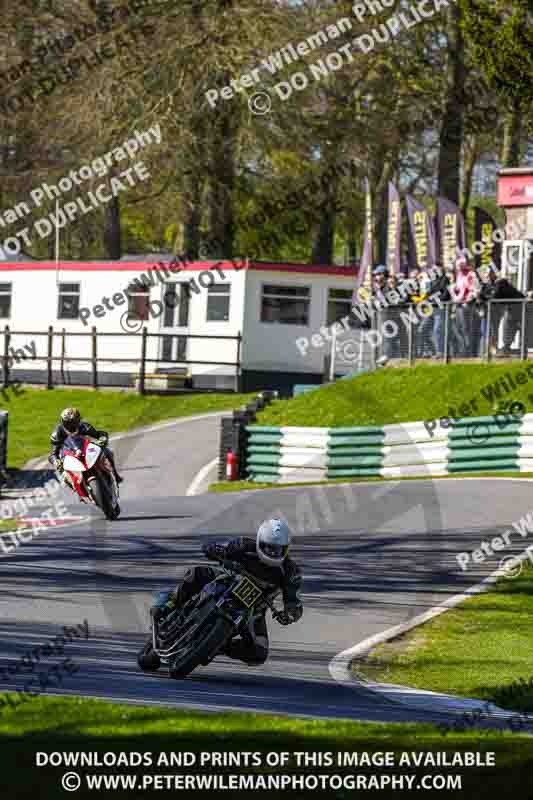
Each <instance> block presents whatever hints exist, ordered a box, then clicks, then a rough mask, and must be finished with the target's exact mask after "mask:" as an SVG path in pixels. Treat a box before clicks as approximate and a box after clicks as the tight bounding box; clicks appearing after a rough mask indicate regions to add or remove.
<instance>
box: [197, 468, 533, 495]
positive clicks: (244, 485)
mask: <svg viewBox="0 0 533 800" xmlns="http://www.w3.org/2000/svg"><path fill="white" fill-rule="evenodd" d="M448 478H533V472H513V471H509V472H503V471H495V472H454V473H453V475H438V476H433V475H428V476H427V477H424V476H421V477H419V478H416V477H415V476H414V475H404V476H403V477H401V478H381V477H380V476H378V475H372V476H369V477H367V478H364V477H355V478H331V480H329V481H300V482H294V483H259V482H258V483H255V482H254V481H219V482H215V483H211V484H210V485H209V491H210V492H215V493H224V492H247V491H252V490H253V489H288V488H290V487H291V486H329V485H331V484H335V483H370V482H383V481H389V482H390V481H394V482H396V481H442V480H446V479H448Z"/></svg>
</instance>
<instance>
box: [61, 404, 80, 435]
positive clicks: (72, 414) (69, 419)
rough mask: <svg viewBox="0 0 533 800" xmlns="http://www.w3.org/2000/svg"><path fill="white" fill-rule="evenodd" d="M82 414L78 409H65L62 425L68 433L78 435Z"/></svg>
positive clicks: (62, 415) (62, 413)
mask: <svg viewBox="0 0 533 800" xmlns="http://www.w3.org/2000/svg"><path fill="white" fill-rule="evenodd" d="M80 422H81V414H80V412H79V409H77V408H70V407H69V408H65V409H63V411H62V412H61V424H62V426H63V427H64V429H65V430H66V432H67V433H71V434H72V433H77V432H78V430H79V427H80Z"/></svg>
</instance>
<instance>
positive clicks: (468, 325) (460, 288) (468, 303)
mask: <svg viewBox="0 0 533 800" xmlns="http://www.w3.org/2000/svg"><path fill="white" fill-rule="evenodd" d="M478 294H479V281H478V279H477V276H476V273H475V272H474V270H473V269H472V267H471V266H470V264H469V263H468V261H467V259H466V258H465V257H464V256H460V258H458V259H457V261H456V278H455V286H454V290H453V300H454V301H455V303H456V308H455V326H456V331H457V334H458V338H459V339H460V340H461V341H462V352H461V353H460V355H462V356H466V357H468V356H472V355H474V354H477V341H474V339H473V325H472V322H473V306H474V301H475V300H476V298H477V296H478Z"/></svg>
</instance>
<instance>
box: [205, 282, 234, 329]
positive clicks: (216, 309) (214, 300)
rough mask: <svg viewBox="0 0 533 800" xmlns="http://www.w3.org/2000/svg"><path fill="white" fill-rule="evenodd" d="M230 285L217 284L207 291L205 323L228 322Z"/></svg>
mask: <svg viewBox="0 0 533 800" xmlns="http://www.w3.org/2000/svg"><path fill="white" fill-rule="evenodd" d="M229 298H230V284H229V283H218V284H216V285H215V286H209V288H208V289H207V315H206V318H205V320H206V322H227V321H228V320H229Z"/></svg>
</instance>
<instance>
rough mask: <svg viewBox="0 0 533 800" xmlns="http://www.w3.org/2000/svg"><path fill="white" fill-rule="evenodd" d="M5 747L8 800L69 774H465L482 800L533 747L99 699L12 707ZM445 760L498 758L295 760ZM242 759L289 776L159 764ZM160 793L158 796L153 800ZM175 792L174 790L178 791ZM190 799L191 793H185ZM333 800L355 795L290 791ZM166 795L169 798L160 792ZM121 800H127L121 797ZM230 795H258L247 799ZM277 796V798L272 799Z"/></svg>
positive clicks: (499, 737)
mask: <svg viewBox="0 0 533 800" xmlns="http://www.w3.org/2000/svg"><path fill="white" fill-rule="evenodd" d="M0 747H1V752H2V788H3V796H4V797H9V798H15V797H16V798H17V800H20V798H32V800H33V798H35V797H37V796H39V797H44V798H56V797H63V796H64V793H63V792H62V791H61V789H60V780H61V777H62V775H63V774H64V773H66V772H69V771H75V772H78V773H80V775H81V776H85V775H87V774H100V775H102V774H107V775H109V774H115V775H116V774H130V775H132V774H134V775H139V776H142V775H143V774H147V775H149V774H152V773H153V774H170V775H174V774H180V773H181V774H183V773H185V774H190V775H191V774H192V775H194V774H196V775H198V774H210V773H214V774H219V775H220V774H226V775H227V774H238V773H244V774H251V773H256V774H258V773H261V774H265V773H269V772H272V773H275V772H277V771H280V772H282V773H284V774H289V773H296V774H300V775H301V774H305V773H307V774H309V773H310V774H314V775H316V774H321V775H323V774H328V773H329V774H351V775H354V774H365V775H368V776H370V775H380V774H381V775H384V774H390V773H391V772H392V773H394V774H396V775H413V774H417V775H422V774H424V773H425V774H431V773H436V774H441V775H442V774H443V775H457V774H462V775H463V776H464V777H463V787H464V789H463V792H456V791H454V792H453V794H454V796H455V797H472V798H474V797H477V796H478V794H479V782H480V780H487V779H488V780H490V784H491V788H492V789H494V790H496V789H500V790H502V791H503V789H506V790H507V791H510V790H512V789H513V787H514V788H515V790H519V789H520V788H521V787H522V786H524V785H529V784H528V783H524V781H525V780H526V778H527V777H528V774H530V772H531V768H532V767H533V752H532V749H531V740H530V739H529V738H526V737H525V736H522V735H520V734H512V733H510V732H486V731H483V732H481V731H466V732H455V731H451V732H449V733H447V734H446V735H443V733H442V732H441V731H440V730H439V729H438V728H436V727H433V726H430V725H414V724H379V723H373V724H370V723H362V722H349V721H342V720H334V721H311V720H298V719H289V718H286V717H279V716H275V717H274V716H269V715H255V714H230V713H219V714H201V713H189V712H177V711H174V710H170V709H164V708H157V707H143V706H129V705H120V704H112V703H108V702H104V701H98V700H82V699H72V698H69V699H66V698H44V697H38V698H34V699H28V700H27V701H26V702H24V703H23V704H21V705H20V706H18V707H16V708H11V707H9V706H5V707H4V708H3V711H2V713H1V714H0ZM428 750H430V751H434V752H447V753H449V754H450V756H452V755H453V753H455V752H458V751H459V752H465V751H470V752H478V751H479V752H480V753H487V752H494V753H496V767H479V768H475V767H470V768H464V769H462V768H460V767H440V768H439V767H436V768H433V769H432V768H431V767H426V768H422V769H418V770H417V769H416V768H410V767H409V766H405V765H404V766H401V767H400V766H395V767H394V768H391V767H382V768H380V767H379V766H369V767H357V768H354V767H351V768H350V767H339V766H336V765H334V766H329V765H325V766H322V767H312V766H308V767H307V768H304V767H298V766H297V764H296V760H295V757H294V756H293V755H292V754H293V753H296V752H307V753H317V754H318V753H330V754H333V758H334V760H336V758H337V753H338V752H340V751H344V752H347V753H355V752H356V751H359V752H362V751H366V752H367V753H369V754H372V753H378V752H381V753H383V752H384V751H386V752H391V753H394V754H395V760H396V763H398V761H399V754H400V753H402V752H412V751H428ZM36 752H46V753H51V752H56V753H65V752H83V753H93V752H99V753H100V756H101V757H102V756H103V753H119V752H124V753H130V752H137V753H151V754H152V762H153V763H152V765H146V766H141V767H130V766H115V767H108V768H105V767H94V768H91V767H81V768H75V767H61V766H56V767H53V766H43V767H40V768H37V766H36V755H35V754H36ZM161 752H166V753H169V754H170V753H176V754H179V753H182V752H188V753H194V754H195V758H196V759H198V758H199V754H200V753H202V752H203V753H212V752H219V753H239V752H248V753H250V752H253V753H259V754H261V756H260V758H261V759H262V760H263V759H264V757H265V754H266V753H268V752H276V753H279V752H286V753H289V754H291V756H290V760H289V763H288V765H287V766H285V767H282V768H269V767H265V766H261V767H257V766H256V767H249V768H246V767H240V768H239V767H235V766H233V767H226V768H225V767H223V766H222V767H221V766H205V765H204V767H203V768H201V767H198V766H192V767H189V768H181V769H180V768H179V767H178V766H157V762H158V759H159V753H161ZM149 793H150V792H149V790H148V791H146V790H145V791H137V790H129V791H128V794H127V796H128V797H135V798H142V797H146V796H147V794H149ZM95 794H96V792H95V791H92V792H91V791H89V790H85V791H84V789H83V788H82V789H81V790H80V791H79V792H77V793H76V795H75V796H76V797H94V796H95ZM154 794H155V792H154ZM174 794H175V792H174ZM181 794H182V795H183V792H182V793H181ZM311 794H312V796H317V795H318V796H327V797H335V798H347V797H349V796H352V794H353V793H352V792H351V791H346V790H344V791H342V790H339V791H337V790H333V791H329V792H328V793H327V794H323V793H321V792H320V791H313V792H312V793H310V792H309V791H299V790H297V791H295V792H289V793H288V795H289V796H290V797H298V798H300V797H302V798H303V797H306V798H308V797H310V796H311ZM158 795H159V796H161V792H158ZM379 795H380V796H381V797H397V796H398V791H397V790H395V791H389V790H387V789H385V790H383V791H380V792H379ZM121 796H122V795H121ZM186 796H188V797H189V796H190V797H198V796H204V797H206V796H209V797H213V796H214V792H211V794H209V795H208V794H207V793H203V794H202V793H201V792H196V793H194V794H193V792H190V793H187V795H186ZM228 796H231V797H233V796H235V797H236V796H238V797H243V798H244V797H252V793H251V792H247V791H243V792H239V793H235V794H230V793H228ZM271 796H277V795H272V794H271Z"/></svg>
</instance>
